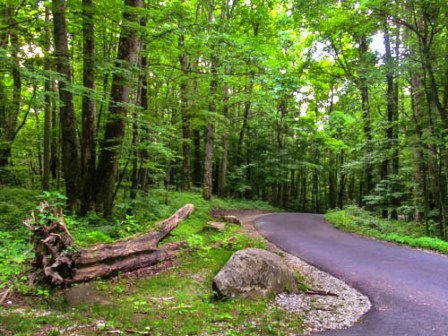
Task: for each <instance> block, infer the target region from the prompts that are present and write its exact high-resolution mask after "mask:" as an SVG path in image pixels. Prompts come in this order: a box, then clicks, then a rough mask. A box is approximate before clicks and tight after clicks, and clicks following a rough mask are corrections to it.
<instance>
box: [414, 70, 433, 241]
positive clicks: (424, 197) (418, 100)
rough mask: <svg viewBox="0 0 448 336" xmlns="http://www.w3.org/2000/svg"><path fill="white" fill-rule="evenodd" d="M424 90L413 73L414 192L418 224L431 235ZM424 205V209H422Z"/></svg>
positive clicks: (416, 74) (418, 75)
mask: <svg viewBox="0 0 448 336" xmlns="http://www.w3.org/2000/svg"><path fill="white" fill-rule="evenodd" d="M426 105H427V104H426V102H425V95H424V88H423V85H422V82H421V73H420V74H419V73H418V72H417V73H411V108H412V113H413V116H414V121H415V133H416V145H415V156H414V157H415V165H414V166H415V168H414V169H415V172H414V176H415V181H416V184H417V187H416V188H415V192H414V195H415V196H414V199H415V206H416V211H415V219H416V221H417V222H420V223H421V222H424V223H425V228H426V234H427V235H429V233H430V232H429V221H428V212H429V196H428V192H427V189H428V188H427V177H426V175H427V171H426V165H425V158H424V153H423V152H424V142H423V137H424V134H423V132H424V124H423V120H422V119H423V115H424V113H423V110H424V108H425V107H426ZM422 204H423V208H421V206H422Z"/></svg>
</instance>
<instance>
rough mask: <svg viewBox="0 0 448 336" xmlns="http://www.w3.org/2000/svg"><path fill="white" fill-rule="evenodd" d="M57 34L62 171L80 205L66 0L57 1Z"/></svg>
mask: <svg viewBox="0 0 448 336" xmlns="http://www.w3.org/2000/svg"><path fill="white" fill-rule="evenodd" d="M52 12H53V34H54V46H55V64H56V67H57V71H58V73H59V75H60V78H59V80H58V87H59V99H60V104H59V115H60V122H61V151H62V162H61V163H62V171H63V173H64V179H65V189H66V195H67V197H68V205H69V207H70V208H71V209H76V208H77V204H78V200H79V192H80V188H79V182H80V179H79V178H80V176H79V155H78V139H77V135H76V115H75V108H74V105H73V94H72V92H71V90H70V89H71V88H70V86H71V83H72V78H71V77H72V73H71V68H70V52H69V49H68V37H67V26H66V18H65V0H55V1H53V7H52Z"/></svg>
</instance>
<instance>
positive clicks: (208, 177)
mask: <svg viewBox="0 0 448 336" xmlns="http://www.w3.org/2000/svg"><path fill="white" fill-rule="evenodd" d="M208 7H209V14H208V23H209V24H210V25H211V24H212V23H213V21H214V19H213V11H214V5H213V4H212V2H211V1H208ZM217 61H218V60H217V55H216V51H215V50H214V46H212V51H211V56H210V72H211V76H212V78H211V80H210V100H209V103H208V110H209V114H210V115H209V117H208V119H209V121H208V124H207V130H206V136H205V159H204V185H203V191H202V194H203V197H204V199H206V200H209V199H211V197H212V192H213V147H214V142H215V126H214V118H215V113H216V102H215V99H216V93H217V91H218V78H217V76H218V69H217Z"/></svg>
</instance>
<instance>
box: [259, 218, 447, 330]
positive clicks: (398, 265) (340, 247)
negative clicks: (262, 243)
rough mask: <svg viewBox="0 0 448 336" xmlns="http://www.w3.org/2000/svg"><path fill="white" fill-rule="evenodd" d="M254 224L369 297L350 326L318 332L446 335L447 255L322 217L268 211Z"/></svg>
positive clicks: (294, 252)
mask: <svg viewBox="0 0 448 336" xmlns="http://www.w3.org/2000/svg"><path fill="white" fill-rule="evenodd" d="M255 227H256V229H257V230H258V231H259V232H260V233H261V234H262V235H263V236H265V237H266V238H267V239H268V240H269V241H271V242H272V243H274V244H275V245H277V246H279V247H280V248H281V249H283V250H285V251H286V252H288V253H291V254H293V255H296V256H298V257H300V258H302V259H303V260H305V261H307V262H308V263H310V264H312V265H314V266H316V267H318V268H320V269H322V270H324V271H326V272H328V273H330V274H333V275H334V276H336V277H338V278H339V279H342V280H344V281H345V282H346V283H348V284H349V285H351V286H353V287H354V288H356V289H358V290H359V291H361V292H362V293H364V294H366V295H367V296H369V298H370V300H371V301H372V305H373V307H372V309H371V310H370V312H368V313H367V314H366V315H365V316H364V318H363V319H362V321H361V322H359V323H357V324H356V325H355V326H353V327H352V328H349V329H346V330H332V331H326V332H323V333H319V335H350V336H351V335H356V336H368V335H375V336H448V257H446V256H440V255H437V254H432V253H427V252H422V251H419V250H415V249H411V248H407V247H402V246H396V245H393V244H388V243H383V242H378V241H374V240H370V239H366V238H362V237H360V236H357V235H353V234H350V233H346V232H342V231H339V230H336V229H334V228H333V227H332V226H331V225H329V224H328V223H327V222H325V220H324V218H323V216H321V215H314V214H299V213H282V214H269V215H265V216H262V217H259V218H258V219H257V220H256V222H255Z"/></svg>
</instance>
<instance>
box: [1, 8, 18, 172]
mask: <svg viewBox="0 0 448 336" xmlns="http://www.w3.org/2000/svg"><path fill="white" fill-rule="evenodd" d="M0 9H1V10H2V12H1V13H0V15H1V18H0V19H1V20H2V21H3V22H2V26H6V27H8V28H7V29H2V31H1V32H0V48H2V49H7V48H9V49H10V50H11V52H10V58H11V62H8V63H7V64H5V65H6V66H5V67H6V69H7V68H9V69H7V70H6V69H4V70H3V69H2V71H0V76H1V77H0V169H1V168H4V167H6V166H7V165H8V161H9V157H10V156H11V147H12V144H13V142H14V139H15V137H16V135H17V130H16V127H17V117H18V115H19V111H20V102H21V98H22V77H21V74H20V65H19V59H18V51H19V48H20V43H19V38H18V35H17V31H16V29H17V23H16V20H15V17H14V10H13V8H11V7H8V6H7V5H6V4H3V5H1V7H0ZM8 41H9V43H8ZM5 70H6V71H5ZM8 70H9V71H8ZM6 72H9V73H10V75H11V77H12V82H13V83H12V84H13V89H12V97H11V98H8V97H7V94H6V92H5V91H6V90H5V87H4V86H3V80H1V79H2V77H3V76H4V73H6ZM0 173H1V171H0Z"/></svg>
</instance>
